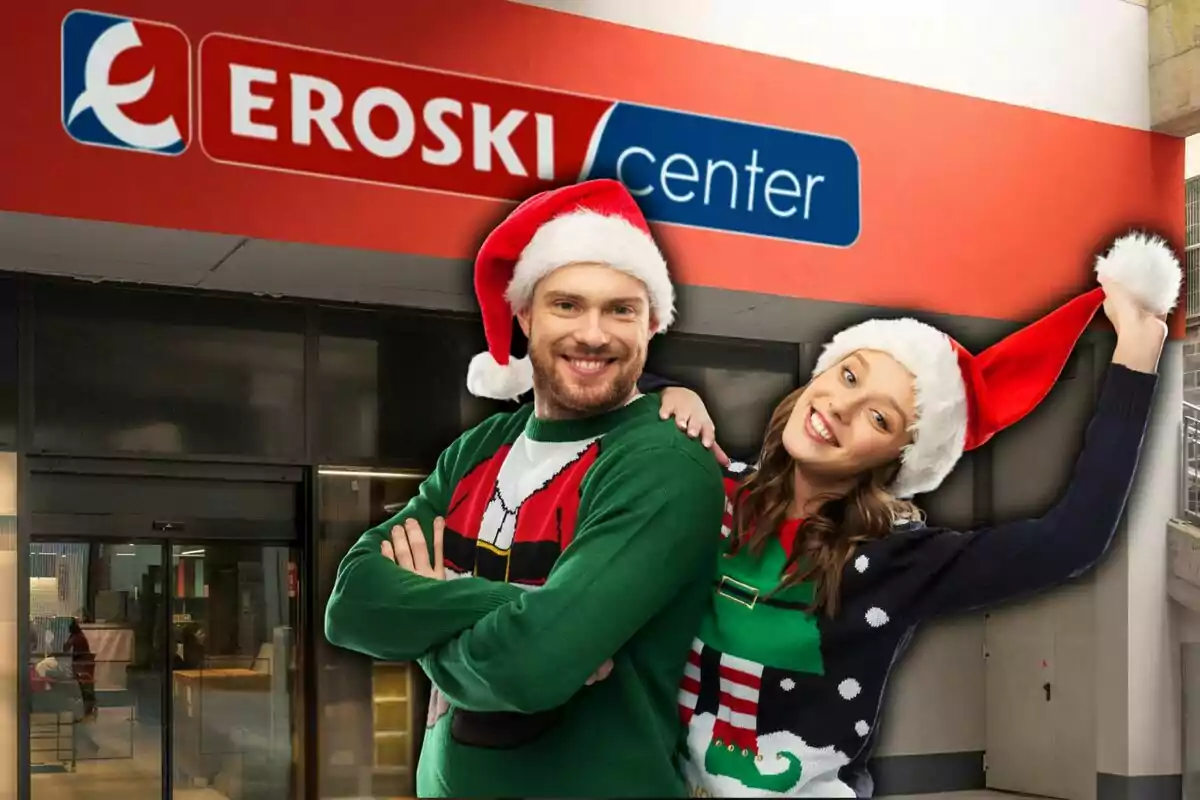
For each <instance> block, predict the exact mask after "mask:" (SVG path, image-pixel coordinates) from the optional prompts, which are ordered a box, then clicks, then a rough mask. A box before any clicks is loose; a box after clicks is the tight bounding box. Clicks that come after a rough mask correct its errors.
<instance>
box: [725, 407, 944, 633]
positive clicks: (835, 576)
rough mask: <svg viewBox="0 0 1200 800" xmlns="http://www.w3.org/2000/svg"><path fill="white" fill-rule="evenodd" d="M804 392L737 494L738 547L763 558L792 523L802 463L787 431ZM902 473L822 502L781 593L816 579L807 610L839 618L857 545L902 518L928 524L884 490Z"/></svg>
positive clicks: (892, 471) (804, 527) (777, 422)
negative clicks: (786, 441) (787, 442)
mask: <svg viewBox="0 0 1200 800" xmlns="http://www.w3.org/2000/svg"><path fill="white" fill-rule="evenodd" d="M805 388H807V387H801V388H799V389H797V390H796V391H794V392H792V393H791V394H789V395H788V396H787V397H785V398H784V399H783V402H781V403H780V404H779V405H778V406H777V407H776V409H775V411H774V413H773V414H772V415H771V420H770V422H768V423H767V432H766V436H765V437H763V446H762V451H761V453H760V454H759V463H758V469H757V470H755V471H754V472H753V473H752V474H751V475H750V476H749V477H748V478H747V479H746V480H745V481H743V482H742V484H741V485H740V486H739V487H738V491H737V502H736V503H735V504H734V512H733V536H734V538H735V545H734V546H735V547H737V548H740V547H743V546H748V547H749V548H750V550H751V552H752V553H755V554H759V553H761V552H762V549H763V547H764V546H765V545H766V544H767V542H768V541H769V540H770V538H771V537H772V536H775V535H776V534H778V532H779V530H780V527H781V526H782V524H783V522H784V521H785V519H786V518H787V512H788V508H789V506H791V504H792V501H793V500H794V499H795V493H796V483H795V470H796V463H795V461H793V460H792V457H791V456H790V455H789V454H788V452H787V450H785V449H784V447H783V429H784V427H785V426H786V425H787V423H788V419H790V418H791V416H792V410H793V409H794V408H795V407H796V401H797V400H798V399H799V398H800V395H801V394H802V393H803V392H804V389H805ZM899 470H900V461H899V459H897V460H896V461H893V462H892V463H890V464H886V465H884V466H882V467H879V468H878V469H874V470H871V471H870V472H867V473H865V474H863V475H862V476H861V477H860V478H859V480H858V482H857V483H856V484H855V485H854V486H853V487H852V488H851V489H850V491H849V492H848V493H846V494H844V495H827V496H824V497H821V498H819V499H820V500H821V504H820V506H819V510H818V511H817V512H816V513H815V514H808V515H806V516H805V518H804V520H803V522H801V525H800V529H799V531H797V533H796V543H795V546H794V548H793V550H792V554H791V555H790V556H789V557H788V560H787V564H786V566H785V568H784V575H783V576H782V579H781V583H780V587H779V588H783V587H786V586H792V585H795V584H798V583H802V582H804V581H806V580H809V579H810V578H811V579H813V581H814V584H815V589H816V591H815V594H814V596H813V602H812V603H811V605H810V606H809V609H808V610H809V611H810V612H817V611H824V612H825V613H826V614H827V615H828V616H830V617H832V616H834V615H835V614H836V613H837V611H838V605H839V603H838V601H839V594H840V591H841V584H842V572H843V570H845V568H846V564H847V563H848V562H849V561H850V559H851V558H852V557H853V556H854V551H855V548H856V547H857V545H858V544H859V543H860V542H864V541H870V540H872V539H881V538H883V537H884V536H887V535H888V534H889V533H890V532H891V530H892V526H893V524H894V523H895V521H896V520H897V519H913V520H917V519H921V517H922V515H921V511H920V510H919V509H918V508H917V507H916V506H914V505H913V504H912V503H909V502H907V501H904V500H898V499H896V498H895V497H893V496H892V495H890V494H889V493H888V492H887V491H886V490H885V489H884V487H885V486H887V485H888V484H889V483H891V481H892V480H893V479H894V478H895V477H896V474H897V473H898V472H899Z"/></svg>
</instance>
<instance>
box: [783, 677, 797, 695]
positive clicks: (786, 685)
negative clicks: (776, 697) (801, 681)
mask: <svg viewBox="0 0 1200 800" xmlns="http://www.w3.org/2000/svg"><path fill="white" fill-rule="evenodd" d="M779 688H780V689H783V690H784V691H785V692H790V691H791V690H792V689H795V688H796V682H795V681H794V680H792V679H791V678H784V679H783V680H781V681H780V682H779Z"/></svg>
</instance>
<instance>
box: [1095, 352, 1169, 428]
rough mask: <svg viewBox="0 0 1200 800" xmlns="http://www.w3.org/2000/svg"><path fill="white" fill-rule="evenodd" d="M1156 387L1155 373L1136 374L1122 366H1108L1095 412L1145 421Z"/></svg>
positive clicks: (1135, 371)
mask: <svg viewBox="0 0 1200 800" xmlns="http://www.w3.org/2000/svg"><path fill="white" fill-rule="evenodd" d="M1157 386H1158V374H1157V373H1154V372H1138V371H1137V370H1133V369H1130V368H1129V367H1126V366H1125V365H1124V364H1109V366H1108V374H1107V375H1105V377H1104V388H1103V390H1102V391H1101V392H1100V401H1099V403H1098V404H1097V405H1098V408H1097V411H1105V412H1111V413H1114V414H1117V415H1119V416H1122V417H1132V418H1134V419H1145V418H1146V417H1148V416H1149V415H1150V404H1151V403H1153V402H1154V390H1155V388H1157Z"/></svg>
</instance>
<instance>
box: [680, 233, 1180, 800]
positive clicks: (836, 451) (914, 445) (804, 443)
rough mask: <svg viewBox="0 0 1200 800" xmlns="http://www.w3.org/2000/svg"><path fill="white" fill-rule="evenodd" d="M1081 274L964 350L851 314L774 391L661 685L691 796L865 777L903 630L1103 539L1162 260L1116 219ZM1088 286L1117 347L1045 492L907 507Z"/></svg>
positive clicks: (1046, 583) (1172, 293)
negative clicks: (1008, 508)
mask: <svg viewBox="0 0 1200 800" xmlns="http://www.w3.org/2000/svg"><path fill="white" fill-rule="evenodd" d="M1097 272H1098V273H1099V275H1100V279H1101V283H1102V285H1103V286H1104V288H1103V289H1099V288H1098V289H1095V290H1093V291H1092V292H1089V293H1088V294H1086V295H1083V296H1081V297H1079V298H1076V299H1075V300H1073V301H1071V303H1068V304H1067V305H1066V306H1063V307H1062V308H1060V309H1058V310H1056V311H1054V312H1053V313H1051V314H1050V315H1048V316H1047V317H1045V318H1043V319H1042V320H1039V321H1038V322H1036V323H1034V324H1033V325H1030V326H1029V327H1027V328H1025V329H1023V330H1022V331H1019V332H1018V333H1016V334H1014V335H1013V336H1011V337H1009V338H1008V339H1006V340H1004V341H1003V342H1001V343H999V344H998V345H996V346H994V347H993V348H990V349H989V350H987V351H985V352H984V353H982V354H980V355H979V356H978V357H974V356H971V355H970V354H969V353H966V352H965V351H964V350H962V348H960V347H959V346H958V345H957V344H956V343H955V342H953V340H951V339H949V338H948V337H946V336H945V335H944V334H941V333H940V332H938V331H936V330H935V329H933V328H931V327H929V326H926V325H923V324H921V323H917V322H915V321H913V320H871V321H868V322H865V323H863V324H861V325H857V326H854V327H852V328H850V329H848V330H846V331H843V332H842V333H840V334H838V335H837V336H836V337H834V339H833V340H832V341H831V342H830V344H829V345H827V346H826V349H825V351H824V352H823V354H822V356H821V358H820V360H819V362H818V364H817V369H816V370H815V373H814V377H813V379H812V380H811V381H810V382H809V383H808V384H807V385H806V386H804V387H802V388H801V389H799V390H797V391H795V392H793V393H792V394H790V395H789V396H788V397H786V398H785V399H784V400H783V402H781V403H780V404H779V406H778V407H777V408H776V410H775V412H774V414H773V415H772V416H771V419H770V422H769V424H768V426H767V431H766V437H765V440H764V442H763V446H762V450H761V452H760V457H759V462H758V465H757V466H756V467H755V468H754V469H753V470H750V471H743V472H742V473H741V474H740V475H731V476H730V477H729V478H728V479H727V481H726V483H727V489H728V495H729V500H730V502H729V503H728V504H727V513H726V526H725V528H724V530H723V531H722V534H723V535H724V536H725V537H726V545H725V546H724V547H723V553H722V555H721V558H720V561H719V564H718V574H717V577H716V580H715V582H714V591H713V596H712V603H711V606H710V609H709V611H708V613H707V617H706V619H705V620H704V622H703V624H702V626H701V629H700V632H699V634H698V636H697V638H696V640H695V643H694V645H693V649H692V653H691V656H690V660H689V663H688V665H687V667H686V673H685V677H684V679H683V683H682V686H681V689H680V695H679V703H680V712H681V715H682V717H683V721H684V723H685V735H684V738H683V740H682V741H681V746H680V762H681V770H682V772H683V775H684V777H685V778H686V780H687V782H688V784H689V787H690V790H691V793H692V794H693V796H715V797H747V796H818V797H834V796H842V797H856V796H857V797H864V796H870V795H871V793H872V782H871V778H870V775H869V773H868V772H867V769H866V764H867V760H868V758H869V756H870V752H871V749H872V746H873V744H874V736H875V732H876V730H877V729H878V726H879V714H880V710H881V708H882V704H883V696H884V687H885V684H886V681H887V678H888V674H889V672H890V670H891V668H892V665H893V664H894V663H895V661H896V660H897V658H898V656H899V655H900V654H901V653H902V651H903V650H904V649H905V647H906V646H907V644H908V643H909V640H910V639H911V636H912V633H913V631H914V630H915V628H916V627H917V626H918V625H919V624H921V623H923V622H926V621H928V620H930V619H932V618H934V617H937V616H939V615H942V614H947V613H952V612H957V611H962V610H965V609H974V608H979V607H983V606H987V605H991V604H995V603H998V602H1001V601H1004V600H1007V599H1010V598H1014V597H1017V596H1023V595H1027V594H1029V593H1032V592H1036V591H1040V590H1044V589H1048V588H1050V587H1053V586H1055V585H1057V584H1059V583H1061V582H1063V581H1065V580H1067V579H1069V578H1071V577H1073V576H1076V575H1079V574H1080V573H1081V572H1083V571H1084V570H1086V569H1088V568H1089V567H1091V566H1092V565H1093V564H1094V563H1095V562H1096V561H1097V559H1099V558H1100V556H1101V555H1102V554H1103V553H1104V551H1105V550H1106V549H1107V547H1108V545H1109V543H1110V541H1111V539H1112V536H1113V532H1114V530H1115V529H1116V526H1117V522H1118V518H1119V517H1120V515H1121V513H1122V510H1123V508H1124V504H1125V498H1126V496H1127V494H1128V492H1129V487H1130V484H1131V482H1132V480H1133V476H1134V471H1135V469H1136V465H1137V461H1138V456H1139V452H1140V449H1141V443H1142V438H1143V434H1144V431H1145V428H1146V424H1147V419H1148V415H1149V412H1150V406H1151V400H1152V397H1153V394H1154V389H1155V385H1156V382H1157V366H1158V359H1159V355H1160V352H1161V349H1162V346H1163V343H1164V340H1165V338H1166V335H1167V329H1166V325H1165V324H1164V321H1163V316H1164V315H1165V313H1166V312H1167V311H1169V310H1170V308H1171V307H1172V306H1173V305H1174V301H1175V298H1176V296H1177V292H1178V287H1179V275H1178V264H1177V263H1176V262H1175V260H1174V257H1173V256H1172V255H1171V254H1170V251H1169V250H1167V248H1166V247H1165V245H1163V244H1162V243H1161V242H1158V241H1156V240H1150V239H1146V238H1143V237H1137V236H1134V237H1126V238H1124V239H1122V240H1120V241H1118V242H1117V243H1116V245H1115V246H1114V247H1113V248H1112V250H1111V251H1110V252H1109V253H1108V254H1107V255H1106V256H1104V257H1102V258H1101V259H1099V261H1098V264H1097ZM1127 287H1128V288H1127ZM1101 302H1102V303H1103V308H1104V312H1105V314H1106V316H1107V317H1108V319H1109V320H1110V321H1111V322H1112V324H1113V326H1114V327H1115V329H1116V332H1117V346H1116V350H1115V352H1114V354H1113V358H1112V365H1111V367H1110V368H1109V371H1108V374H1107V376H1106V378H1105V384H1104V388H1103V390H1102V392H1101V394H1100V397H1099V401H1098V404H1097V408H1096V412H1095V416H1094V418H1093V420H1092V423H1091V426H1090V428H1089V430H1088V435H1087V440H1086V443H1085V446H1084V449H1083V452H1082V454H1081V455H1080V456H1079V459H1078V462H1077V464H1076V468H1075V472H1074V475H1073V477H1072V480H1071V484H1070V486H1069V488H1068V489H1067V491H1066V493H1065V494H1064V495H1063V497H1062V498H1061V499H1060V500H1059V502H1058V503H1057V505H1055V506H1054V507H1053V508H1052V509H1050V510H1049V511H1048V512H1047V513H1046V514H1045V515H1043V516H1041V517H1039V518H1037V519H1029V520H1021V521H1017V522H1011V523H1007V524H1000V525H996V526H994V527H989V528H982V529H978V530H973V531H970V532H967V533H958V532H954V531H949V530H945V529H940V528H935V527H928V526H926V525H925V524H924V522H923V517H922V514H921V512H920V511H919V510H918V509H917V507H916V506H915V505H913V504H912V502H911V500H910V498H911V497H912V496H913V495H915V494H919V493H924V492H929V491H932V490H933V489H935V488H937V486H938V485H940V483H941V482H942V481H943V480H944V479H945V477H946V476H947V475H948V474H949V473H950V472H951V471H952V469H953V467H954V465H955V463H956V462H957V460H958V458H959V457H960V456H961V454H962V452H963V451H964V450H970V449H972V448H973V447H977V446H978V445H980V444H982V443H983V442H985V441H987V440H988V439H989V438H990V437H991V435H992V434H993V433H995V432H997V431H998V430H1001V429H1002V428H1004V427H1007V426H1008V425H1011V424H1012V423H1014V422H1016V421H1017V420H1019V419H1020V418H1021V417H1023V416H1024V415H1025V414H1027V413H1028V412H1029V411H1030V410H1032V408H1033V407H1035V406H1036V405H1037V403H1038V402H1040V401H1041V399H1042V398H1043V397H1044V396H1045V395H1046V393H1047V392H1048V391H1049V389H1050V388H1051V386H1052V385H1053V383H1054V381H1055V379H1056V378H1057V376H1058V375H1059V373H1060V372H1061V369H1062V367H1063V365H1064V363H1065V361H1066V358H1067V356H1068V355H1069V353H1070V351H1071V349H1073V347H1074V345H1075V342H1076V340H1077V338H1078V336H1079V335H1080V334H1082V332H1083V329H1084V328H1085V327H1086V325H1087V324H1088V322H1089V320H1090V319H1091V318H1092V316H1093V315H1094V313H1095V311H1096V310H1097V308H1098V307H1099V305H1100V304H1101ZM663 413H664V416H674V417H675V418H676V421H677V423H678V424H679V425H680V426H681V427H684V428H687V429H688V430H689V433H691V434H692V435H693V436H695V435H702V436H704V437H705V443H706V444H711V443H712V441H711V436H712V425H711V421H710V420H709V419H708V417H707V414H706V412H705V409H704V405H703V402H702V401H701V400H700V398H699V397H697V396H696V395H695V394H694V393H692V392H690V391H688V390H686V389H683V388H679V387H675V388H667V389H665V390H663ZM737 466H738V465H734V467H737ZM731 469H733V468H731Z"/></svg>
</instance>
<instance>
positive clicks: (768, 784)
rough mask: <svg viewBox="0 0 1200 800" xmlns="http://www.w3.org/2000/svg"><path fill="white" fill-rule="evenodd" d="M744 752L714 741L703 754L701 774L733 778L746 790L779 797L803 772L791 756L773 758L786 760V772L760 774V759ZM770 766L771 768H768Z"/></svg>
mask: <svg viewBox="0 0 1200 800" xmlns="http://www.w3.org/2000/svg"><path fill="white" fill-rule="evenodd" d="M756 750H757V748H755V749H754V750H751V749H748V748H740V749H739V748H738V747H737V746H736V745H733V744H727V743H725V742H722V741H721V740H720V739H715V740H713V741H712V742H711V743H709V745H708V751H707V752H705V754H704V770H705V772H707V773H708V774H709V775H720V776H722V777H726V778H733V779H734V780H736V781H739V782H741V784H742V785H743V786H746V787H748V788H750V789H760V790H763V791H768V792H776V793H779V794H783V793H784V792H786V791H787V790H788V789H791V788H792V787H793V786H795V785H796V784H797V783H798V782H799V781H800V776H801V774H803V771H804V770H803V768H802V767H801V766H800V759H799V758H798V757H797V756H795V755H793V754H792V753H783V752H781V753H777V754H776V755H775V756H774V757H773V758H775V759H779V760H781V761H782V760H786V761H787V762H788V765H787V769H785V770H783V771H782V772H766V773H764V772H762V771H760V770H761V767H762V766H763V765H764V759H763V756H761V755H759V754H758V753H757V752H755V751H756ZM771 766H775V765H774V764H772V765H771Z"/></svg>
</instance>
